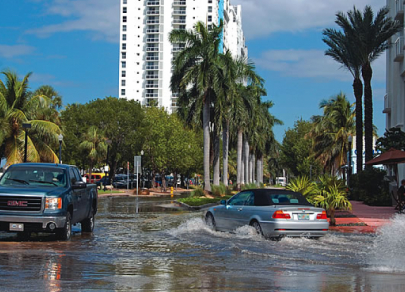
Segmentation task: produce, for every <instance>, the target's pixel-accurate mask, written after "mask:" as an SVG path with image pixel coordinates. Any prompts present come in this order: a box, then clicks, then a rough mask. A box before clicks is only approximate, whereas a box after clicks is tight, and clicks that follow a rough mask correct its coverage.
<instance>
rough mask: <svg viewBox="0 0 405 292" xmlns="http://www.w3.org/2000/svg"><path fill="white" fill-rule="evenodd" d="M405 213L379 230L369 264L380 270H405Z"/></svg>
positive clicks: (371, 267)
mask: <svg viewBox="0 0 405 292" xmlns="http://www.w3.org/2000/svg"><path fill="white" fill-rule="evenodd" d="M404 238H405V215H403V214H397V215H395V216H394V217H393V218H392V219H391V222H390V223H388V224H386V225H384V226H382V227H380V228H379V229H378V230H377V234H376V237H375V240H374V242H373V244H372V246H371V247H370V255H369V257H368V264H369V265H370V269H371V270H376V271H380V272H405V240H404Z"/></svg>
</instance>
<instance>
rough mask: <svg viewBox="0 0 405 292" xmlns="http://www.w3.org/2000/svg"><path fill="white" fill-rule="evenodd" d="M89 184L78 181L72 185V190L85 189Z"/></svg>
mask: <svg viewBox="0 0 405 292" xmlns="http://www.w3.org/2000/svg"><path fill="white" fill-rule="evenodd" d="M86 186H87V184H86V183H85V182H84V181H77V182H75V183H74V184H73V185H72V189H74V190H75V189H85V188H86Z"/></svg>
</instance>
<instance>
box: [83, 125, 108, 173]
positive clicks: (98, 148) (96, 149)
mask: <svg viewBox="0 0 405 292" xmlns="http://www.w3.org/2000/svg"><path fill="white" fill-rule="evenodd" d="M83 139H84V141H83V142H82V143H80V145H79V147H80V148H81V149H82V150H85V151H86V152H87V153H88V155H87V157H88V159H89V162H90V171H89V175H90V177H91V172H92V171H93V166H94V165H95V164H96V163H98V162H100V161H102V160H103V159H104V158H105V155H106V153H107V143H106V142H105V141H106V138H105V137H104V135H103V134H102V133H100V132H99V130H98V129H97V127H94V126H91V127H90V128H89V129H88V130H87V132H86V133H85V134H84V136H83Z"/></svg>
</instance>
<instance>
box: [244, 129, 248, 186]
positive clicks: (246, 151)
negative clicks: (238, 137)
mask: <svg viewBox="0 0 405 292" xmlns="http://www.w3.org/2000/svg"><path fill="white" fill-rule="evenodd" d="M244 144H245V146H244V150H245V153H244V159H243V160H244V162H245V183H246V184H248V183H249V142H248V140H247V139H246V137H245V142H244Z"/></svg>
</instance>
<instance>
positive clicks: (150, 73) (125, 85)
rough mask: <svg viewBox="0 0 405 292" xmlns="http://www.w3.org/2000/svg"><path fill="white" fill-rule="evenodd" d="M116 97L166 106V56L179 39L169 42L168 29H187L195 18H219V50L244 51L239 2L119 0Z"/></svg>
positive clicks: (170, 99)
mask: <svg viewBox="0 0 405 292" xmlns="http://www.w3.org/2000/svg"><path fill="white" fill-rule="evenodd" d="M120 2H121V5H120V50H119V51H120V57H119V60H120V62H119V97H121V98H127V99H134V100H137V101H139V102H140V103H141V104H142V105H149V104H150V103H151V102H152V101H155V102H157V103H158V105H159V106H161V107H164V108H165V109H166V110H167V111H168V112H172V111H173V110H175V109H176V106H177V95H176V93H175V92H171V91H170V78H171V71H172V59H173V57H174V56H175V55H176V54H177V53H178V52H179V51H180V50H181V49H182V47H183V46H184V45H182V44H176V45H172V44H171V43H170V42H169V39H168V36H169V33H170V32H171V31H172V30H173V29H187V30H191V29H193V26H194V25H195V23H196V22H197V21H203V22H204V23H206V24H207V25H208V27H210V26H212V24H215V25H218V24H219V22H220V19H223V21H224V30H223V34H222V42H221V45H220V51H223V50H226V49H229V50H230V51H231V52H232V54H233V56H246V57H247V47H246V45H245V38H244V35H243V30H242V17H241V15H242V13H241V9H242V8H241V6H240V5H238V6H232V5H230V3H229V0H198V1H195V0H146V1H145V0H142V1H141V0H139V1H136V0H120Z"/></svg>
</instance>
